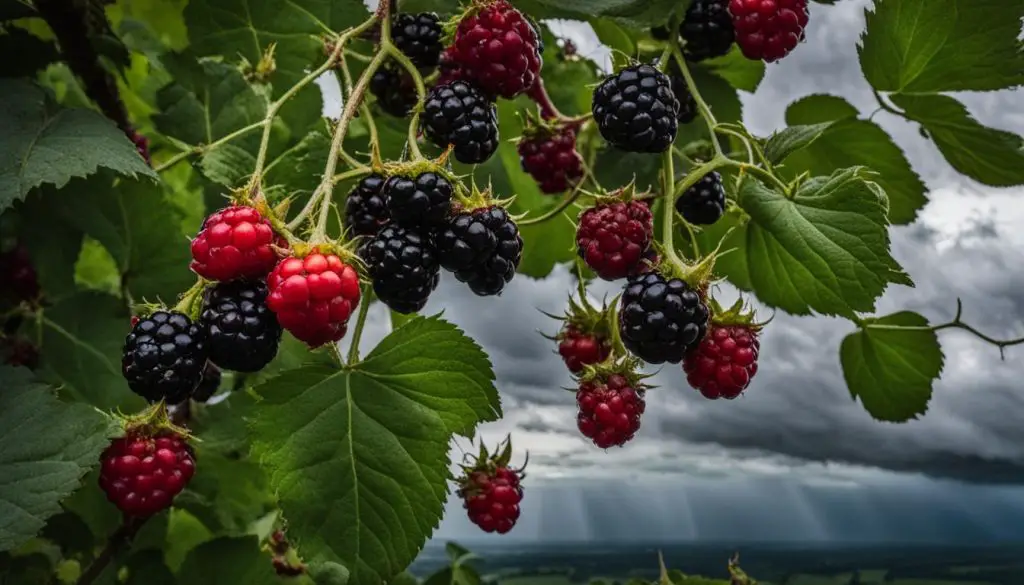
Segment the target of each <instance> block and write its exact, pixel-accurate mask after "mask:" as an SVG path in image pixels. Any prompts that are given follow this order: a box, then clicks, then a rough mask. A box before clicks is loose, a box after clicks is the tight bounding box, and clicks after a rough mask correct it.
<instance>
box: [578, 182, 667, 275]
mask: <svg viewBox="0 0 1024 585" xmlns="http://www.w3.org/2000/svg"><path fill="white" fill-rule="evenodd" d="M653 235H654V219H653V218H652V217H651V210H650V208H649V207H648V206H647V204H646V203H643V202H641V201H628V202H623V201H618V202H615V203H609V204H603V205H598V206H597V207H592V208H590V209H588V210H586V211H584V212H583V213H582V214H581V215H580V220H579V227H578V228H577V229H576V247H577V253H578V254H579V256H580V258H583V260H584V262H586V263H587V266H589V267H590V268H592V269H593V270H594V272H596V273H597V275H598V276H600V277H601V278H603V279H605V280H618V279H620V278H625V277H626V276H628V275H629V274H630V273H631V272H633V271H634V270H635V268H636V266H637V264H639V263H640V261H641V259H643V258H644V257H645V255H646V254H647V252H648V249H649V248H650V246H651V240H652V238H653Z"/></svg>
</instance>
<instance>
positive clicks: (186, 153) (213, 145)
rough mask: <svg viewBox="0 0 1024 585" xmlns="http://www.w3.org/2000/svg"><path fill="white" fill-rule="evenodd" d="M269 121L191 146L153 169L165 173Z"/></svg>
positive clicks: (262, 121) (255, 123)
mask: <svg viewBox="0 0 1024 585" xmlns="http://www.w3.org/2000/svg"><path fill="white" fill-rule="evenodd" d="M269 121H270V120H269V119H263V120H260V121H259V122H253V123H252V124H249V125H248V126H245V127H243V128H239V129H238V130H235V131H234V132H231V133H229V134H225V135H224V136H221V137H220V138H218V139H217V140H214V141H213V142H211V143H209V144H200V145H198V146H193V147H192V148H190V149H189V150H185V151H182V152H179V153H178V154H176V155H174V156H172V157H171V158H169V159H167V160H165V161H164V162H162V163H160V164H159V165H157V166H156V167H154V170H155V171H156V172H158V173H159V172H161V171H165V170H167V169H169V168H171V167H173V166H174V165H176V164H178V163H179V162H181V161H183V160H185V159H186V158H188V157H190V156H192V155H193V154H202V153H203V152H206V151H208V150H212V149H214V148H217V147H218V146H221V145H222V144H226V143H228V142H231V141H232V140H234V139H236V138H239V137H241V136H244V135H246V134H248V133H250V132H252V131H253V130H255V129H257V128H262V127H264V126H266V125H267V124H268V122H269Z"/></svg>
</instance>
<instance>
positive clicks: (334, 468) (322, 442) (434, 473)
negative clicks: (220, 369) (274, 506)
mask: <svg viewBox="0 0 1024 585" xmlns="http://www.w3.org/2000/svg"><path fill="white" fill-rule="evenodd" d="M493 380H494V374H493V373H492V372H491V367H490V364H489V362H488V360H487V356H486V355H485V354H484V353H483V351H482V350H481V349H480V348H479V346H477V345H476V344H475V343H474V342H473V341H471V340H470V339H468V338H467V337H465V335H463V334H462V333H461V332H459V330H458V329H456V328H455V327H454V326H453V325H450V324H448V323H445V322H444V321H441V320H440V319H437V318H418V319H415V320H413V321H410V322H409V323H407V324H405V325H404V326H402V327H401V328H400V329H398V330H396V331H395V332H394V333H392V334H391V335H389V336H388V337H387V338H385V339H384V340H383V341H382V342H381V343H380V344H379V345H378V346H377V347H376V348H375V349H374V350H373V352H371V353H370V355H368V356H367V357H366V359H365V360H363V361H362V362H360V363H359V364H358V365H357V366H354V367H352V368H348V369H343V370H337V369H335V368H331V367H325V366H307V367H303V368H300V369H297V370H291V371H287V372H285V373H283V374H281V375H280V376H278V377H276V378H273V379H271V380H270V381H268V382H266V383H265V384H262V385H261V386H259V387H257V388H256V392H257V393H258V394H259V395H260V396H261V397H262V401H261V403H260V408H259V411H258V412H257V414H256V417H255V420H254V421H253V426H252V436H253V450H254V452H255V453H256V454H257V456H258V457H259V458H260V461H261V463H262V464H263V465H265V466H266V467H267V468H268V470H269V473H270V483H271V488H272V489H273V490H274V492H275V493H277V494H278V497H279V498H280V502H281V508H282V510H283V512H284V513H285V515H286V516H287V517H288V521H289V533H290V534H293V535H295V536H296V537H297V538H299V539H300V540H301V542H302V547H303V553H304V554H305V555H308V558H310V559H311V560H328V561H340V562H343V563H344V564H345V566H346V567H348V569H349V571H350V572H351V574H352V576H351V581H350V582H351V583H353V584H356V583H374V582H380V581H381V580H387V579H390V578H391V577H393V576H394V575H397V574H398V573H400V572H401V571H402V570H403V569H404V568H405V567H406V566H407V565H408V564H409V563H410V562H412V560H413V558H415V556H416V553H417V552H418V551H419V550H420V548H421V547H422V546H423V543H424V542H425V541H426V539H427V537H428V536H429V534H430V533H431V532H432V531H433V529H434V527H435V526H436V524H437V522H438V521H439V520H440V512H441V509H442V504H443V503H444V499H445V496H446V494H447V491H448V490H447V480H448V479H449V471H448V463H447V461H448V458H447V455H448V449H449V443H450V441H451V438H452V436H453V435H466V434H468V433H469V432H470V431H471V430H472V429H473V427H474V425H476V424H477V423H479V422H483V421H487V420H494V419H495V418H496V417H497V416H498V414H499V412H500V407H499V403H498V395H497V391H496V390H495V388H494V385H493Z"/></svg>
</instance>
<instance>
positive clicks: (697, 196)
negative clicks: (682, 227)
mask: <svg viewBox="0 0 1024 585" xmlns="http://www.w3.org/2000/svg"><path fill="white" fill-rule="evenodd" d="M676 211H678V212H679V213H680V214H681V215H682V216H683V219H685V220H686V221H688V222H690V223H692V224H695V225H711V224H713V223H715V222H716V221H718V220H719V219H721V217H722V214H723V213H725V187H724V186H722V175H719V174H718V173H717V172H715V171H711V172H710V173H708V174H706V175H704V176H703V177H701V178H700V180H699V181H697V182H696V183H694V184H693V186H692V187H690V188H689V189H687V190H686V192H685V193H683V194H682V195H680V196H679V199H676Z"/></svg>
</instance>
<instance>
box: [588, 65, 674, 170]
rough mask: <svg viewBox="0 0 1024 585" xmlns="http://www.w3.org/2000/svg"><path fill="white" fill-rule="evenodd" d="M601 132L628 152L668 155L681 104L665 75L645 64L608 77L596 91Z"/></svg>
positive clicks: (597, 115)
mask: <svg viewBox="0 0 1024 585" xmlns="http://www.w3.org/2000/svg"><path fill="white" fill-rule="evenodd" d="M592 109H593V112H594V120H595V121H596V122H597V128H598V130H600V131H601V136H603V137H604V139H605V140H607V141H608V142H609V143H610V144H611V145H612V146H615V147H617V148H619V149H620V150H624V151H627V152H644V153H659V152H664V151H665V150H666V149H668V147H669V146H671V145H672V142H673V141H674V140H675V139H676V131H677V130H678V128H679V122H678V120H677V119H676V117H677V116H678V114H679V100H677V99H676V96H675V95H674V94H673V93H672V83H671V81H669V78H668V76H667V75H665V74H664V73H662V72H660V71H658V70H657V69H655V68H654V67H652V66H650V65H648V64H646V63H644V64H640V65H633V66H630V67H627V68H625V69H623V70H621V71H619V72H618V73H616V74H614V75H610V76H608V78H606V79H605V80H604V81H603V82H601V85H599V86H598V87H597V89H596V90H594V99H593V104H592Z"/></svg>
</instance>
